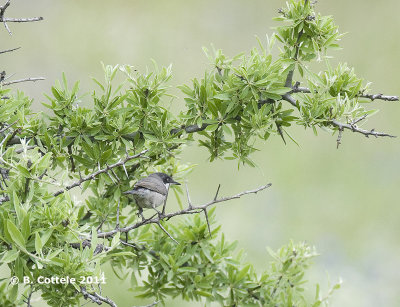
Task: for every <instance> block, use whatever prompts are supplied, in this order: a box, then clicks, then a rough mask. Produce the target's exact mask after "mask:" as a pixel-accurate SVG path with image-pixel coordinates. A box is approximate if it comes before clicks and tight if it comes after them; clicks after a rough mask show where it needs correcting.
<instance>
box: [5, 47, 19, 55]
mask: <svg viewBox="0 0 400 307" xmlns="http://www.w3.org/2000/svg"><path fill="white" fill-rule="evenodd" d="M18 49H21V47H17V48H13V49H7V50H2V51H0V54H2V53H7V52H13V51H15V50H18Z"/></svg>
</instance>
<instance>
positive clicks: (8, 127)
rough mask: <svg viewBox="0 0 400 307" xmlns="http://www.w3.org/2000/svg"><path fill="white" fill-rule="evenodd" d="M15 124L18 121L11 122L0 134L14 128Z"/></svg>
mask: <svg viewBox="0 0 400 307" xmlns="http://www.w3.org/2000/svg"><path fill="white" fill-rule="evenodd" d="M16 123H18V119H17V120H16V121H15V122H13V123H12V124H9V125H6V126H5V127H4V128H3V129H1V130H0V133H3V132H5V131H7V130H8V129H10V128H11V127H12V126H14V125H15V124H16Z"/></svg>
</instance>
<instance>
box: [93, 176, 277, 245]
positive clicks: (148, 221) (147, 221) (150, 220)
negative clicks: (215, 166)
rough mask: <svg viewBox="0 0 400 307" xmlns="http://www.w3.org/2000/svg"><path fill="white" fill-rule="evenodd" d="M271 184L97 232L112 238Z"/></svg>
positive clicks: (257, 190) (102, 236)
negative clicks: (129, 224) (122, 226)
mask: <svg viewBox="0 0 400 307" xmlns="http://www.w3.org/2000/svg"><path fill="white" fill-rule="evenodd" d="M270 186H271V183H269V184H267V185H264V186H261V187H259V188H257V189H255V190H250V191H244V192H241V193H239V194H236V195H233V196H229V197H222V198H219V199H213V200H212V201H210V202H208V203H206V204H204V205H199V206H193V205H192V206H190V207H187V208H185V209H182V210H180V211H176V212H173V213H168V214H164V215H161V214H160V215H156V216H153V217H151V218H148V219H144V220H142V221H140V222H138V223H136V224H134V225H131V226H127V227H124V228H119V229H114V230H111V231H107V232H100V233H98V234H97V237H98V238H110V237H113V236H114V235H115V234H116V233H118V232H128V231H131V230H132V229H136V228H139V227H141V226H144V225H148V224H158V223H159V222H160V221H161V220H163V219H167V220H169V219H170V218H172V217H175V216H178V215H187V214H196V213H200V212H203V210H204V209H207V208H208V207H210V206H212V205H214V204H217V203H221V202H225V201H229V200H232V199H237V198H240V197H242V196H243V195H246V194H253V193H254V194H255V193H258V192H260V191H262V190H265V189H266V188H269V187H270Z"/></svg>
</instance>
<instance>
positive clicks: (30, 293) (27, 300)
mask: <svg viewBox="0 0 400 307" xmlns="http://www.w3.org/2000/svg"><path fill="white" fill-rule="evenodd" d="M32 294H33V287H32V285H31V288H30V289H29V294H28V297H26V296H25V295H24V297H25V298H26V300H24V303H26V307H32V305H31V299H32Z"/></svg>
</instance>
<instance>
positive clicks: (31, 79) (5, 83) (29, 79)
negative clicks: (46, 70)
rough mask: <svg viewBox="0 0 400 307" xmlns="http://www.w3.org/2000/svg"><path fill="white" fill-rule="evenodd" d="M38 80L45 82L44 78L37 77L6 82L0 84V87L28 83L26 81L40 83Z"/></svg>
mask: <svg viewBox="0 0 400 307" xmlns="http://www.w3.org/2000/svg"><path fill="white" fill-rule="evenodd" d="M40 80H45V78H43V77H37V78H25V79H19V80H12V81H8V82H1V83H0V85H4V86H5V85H11V84H15V83H21V82H28V81H32V82H36V81H40Z"/></svg>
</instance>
